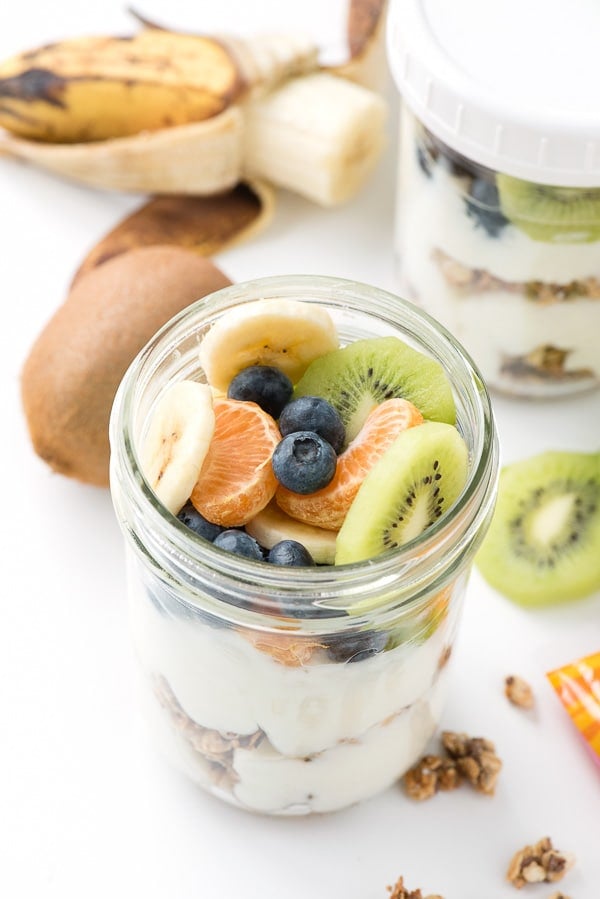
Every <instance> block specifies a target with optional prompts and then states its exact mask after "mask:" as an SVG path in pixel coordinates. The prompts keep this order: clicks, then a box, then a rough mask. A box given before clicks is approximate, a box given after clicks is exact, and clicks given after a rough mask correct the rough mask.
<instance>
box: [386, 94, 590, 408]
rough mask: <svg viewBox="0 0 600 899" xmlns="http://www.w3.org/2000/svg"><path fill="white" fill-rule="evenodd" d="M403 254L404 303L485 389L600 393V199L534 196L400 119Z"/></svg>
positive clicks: (576, 192)
mask: <svg viewBox="0 0 600 899" xmlns="http://www.w3.org/2000/svg"><path fill="white" fill-rule="evenodd" d="M401 127H402V132H401V156H400V160H401V161H400V171H399V194H398V231H397V251H398V262H399V269H400V282H401V286H402V288H403V289H404V291H405V293H406V295H407V296H410V297H412V298H413V299H414V300H415V301H417V302H419V303H423V304H424V305H425V307H426V308H427V309H428V311H429V312H431V314H432V315H434V316H435V317H436V318H438V319H439V320H440V321H441V322H443V323H444V324H445V325H446V327H447V328H449V329H450V330H451V331H452V332H453V334H455V336H456V337H457V338H458V340H460V341H461V342H462V343H463V344H464V345H465V347H466V348H467V349H468V350H469V351H470V352H471V353H472V354H473V356H474V358H475V360H476V361H477V363H478V365H479V367H480V368H481V371H482V374H483V376H484V377H485V378H486V380H487V381H488V383H489V384H490V385H493V386H494V387H496V388H498V389H499V390H501V391H503V392H505V393H508V394H513V395H517V396H534V397H536V396H539V397H552V396H558V395H561V394H566V393H571V392H573V391H578V390H585V389H589V388H592V387H595V386H597V385H598V384H599V383H600V349H599V343H598V334H599V333H600V188H588V189H584V188H577V187H557V186H552V185H545V184H537V183H533V182H531V181H526V180H523V179H520V178H515V177H512V176H510V175H506V174H502V173H499V172H495V171H493V170H492V169H489V168H486V167H485V166H481V165H478V164H476V163H474V162H472V161H470V160H467V159H466V158H465V157H464V156H461V155H460V154H459V153H457V152H455V151H453V150H452V149H451V148H450V147H448V146H447V145H446V144H444V143H443V142H442V141H441V140H439V139H438V138H436V137H435V136H434V134H433V133H432V132H431V131H429V130H428V129H427V128H425V126H424V125H423V124H422V123H420V122H419V121H418V120H417V119H416V118H415V117H414V116H413V115H412V114H411V113H410V112H409V111H408V110H407V109H405V110H404V113H403V117H402V126H401Z"/></svg>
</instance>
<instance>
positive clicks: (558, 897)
mask: <svg viewBox="0 0 600 899" xmlns="http://www.w3.org/2000/svg"><path fill="white" fill-rule="evenodd" d="M548 899H571V897H570V896H567V895H566V894H565V893H552V895H551V896H549V897H548Z"/></svg>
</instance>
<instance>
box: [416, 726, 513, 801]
mask: <svg viewBox="0 0 600 899" xmlns="http://www.w3.org/2000/svg"><path fill="white" fill-rule="evenodd" d="M442 743H443V746H444V749H445V750H446V756H440V755H424V756H423V758H421V759H420V760H419V761H418V762H417V764H416V765H413V767H412V768H410V770H409V771H407V772H406V774H405V775H404V777H403V783H404V789H405V790H406V793H407V794H408V796H410V798H411V799H416V800H418V801H422V800H423V799H430V798H431V797H432V796H434V795H435V794H436V793H437V792H438V791H439V790H455V789H456V788H457V787H459V786H460V785H461V783H462V782H463V778H465V779H466V780H467V781H468V782H469V783H470V784H471V785H472V786H474V787H475V789H476V790H477V791H478V792H479V793H486V794H487V795H488V796H491V795H493V793H494V790H495V788H496V781H497V780H498V776H499V774H500V769H501V768H502V762H501V761H500V759H499V758H498V756H497V755H496V748H495V746H494V744H493V743H492V742H491V741H490V740H484V738H483V737H469V736H467V734H456V733H453V732H452V731H444V733H443V734H442Z"/></svg>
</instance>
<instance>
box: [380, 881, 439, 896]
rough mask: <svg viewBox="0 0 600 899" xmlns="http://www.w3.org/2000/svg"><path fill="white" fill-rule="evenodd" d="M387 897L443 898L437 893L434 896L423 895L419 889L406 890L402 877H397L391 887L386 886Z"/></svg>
mask: <svg viewBox="0 0 600 899" xmlns="http://www.w3.org/2000/svg"><path fill="white" fill-rule="evenodd" d="M387 889H388V892H389V893H390V896H389V899H443V896H439V895H438V894H437V893H436V894H435V896H433V895H429V896H423V894H422V893H421V890H407V889H406V887H405V886H404V878H403V877H399V878H398V880H397V882H396V883H395V884H394V886H393V887H388V888H387Z"/></svg>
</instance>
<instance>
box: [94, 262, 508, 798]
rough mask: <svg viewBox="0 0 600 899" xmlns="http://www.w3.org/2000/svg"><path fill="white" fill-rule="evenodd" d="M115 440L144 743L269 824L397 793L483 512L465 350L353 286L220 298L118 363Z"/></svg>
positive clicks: (419, 736)
mask: <svg viewBox="0 0 600 899" xmlns="http://www.w3.org/2000/svg"><path fill="white" fill-rule="evenodd" d="M111 447H112V461H111V488H112V493H113V500H114V504H115V509H116V512H117V516H118V518H119V521H120V523H121V525H122V528H123V532H124V535H125V541H126V546H127V557H128V580H129V595H130V607H131V622H132V633H133V640H134V645H135V650H136V654H137V659H138V662H139V666H138V668H139V672H140V678H139V682H140V696H141V701H142V703H143V706H144V708H145V711H146V716H147V719H148V721H149V723H150V727H151V730H152V732H153V733H154V736H155V739H156V743H157V745H158V746H159V747H160V748H161V749H162V750H163V751H164V753H165V754H166V755H167V756H168V757H169V758H170V759H171V760H172V761H173V762H174V763H175V765H177V766H178V767H179V768H180V769H182V770H183V771H185V772H186V773H187V774H188V775H189V777H190V778H191V779H192V780H193V781H194V782H196V783H197V784H199V785H201V786H202V787H204V788H205V789H206V790H208V791H210V792H211V793H213V794H215V795H217V796H219V797H221V798H223V799H225V800H227V801H228V802H231V803H233V804H235V805H238V806H240V807H242V808H244V809H249V810H252V811H258V812H265V813H269V814H279V815H291V814H306V813H309V812H327V811H333V810H335V809H340V808H343V807H344V806H347V805H350V804H352V803H355V802H357V801H359V800H361V799H365V798H367V797H369V796H371V795H373V794H375V793H377V792H379V791H381V790H383V789H385V788H386V787H388V786H389V785H390V784H392V783H393V782H394V781H395V780H396V779H397V778H398V777H400V776H401V775H402V774H403V772H404V771H405V770H406V769H407V768H408V767H409V766H410V765H411V764H413V763H414V761H415V760H416V759H417V757H418V756H419V755H420V754H421V753H422V752H423V749H424V747H425V744H426V743H427V741H428V740H429V739H430V737H431V736H432V734H433V733H434V731H435V729H436V727H437V725H438V722H439V720H440V715H441V712H442V707H443V701H444V693H445V687H446V679H447V674H448V663H449V660H450V656H451V653H452V648H453V644H454V640H455V635H456V629H457V625H458V621H459V616H460V610H461V605H462V601H463V596H464V592H465V585H466V582H467V578H468V574H469V569H470V566H471V562H472V559H473V555H474V553H475V551H476V549H477V548H478V546H479V544H480V542H481V540H482V538H483V536H484V533H485V531H486V529H487V527H488V524H489V519H490V516H491V511H492V506H493V502H494V498H495V490H496V481H497V442H496V436H495V429H494V423H493V419H492V415H491V411H490V405H489V399H488V396H487V393H486V390H485V387H484V386H483V384H482V380H481V378H480V377H479V375H478V373H477V371H476V370H475V369H474V368H473V366H472V363H471V361H470V359H469V358H468V357H467V356H466V355H465V354H464V352H463V351H462V349H461V348H460V346H459V345H458V344H457V343H456V342H455V341H454V340H453V339H452V338H451V337H450V335H449V334H447V333H446V332H444V330H443V329H442V328H441V327H440V326H439V325H438V324H437V323H436V322H434V321H433V320H432V319H430V318H429V317H428V316H427V315H426V314H425V313H423V312H421V311H420V310H418V309H417V308H416V307H415V306H413V305H412V304H410V303H408V302H405V301H403V300H401V299H399V298H398V297H396V296H392V295H391V294H387V293H385V292H383V291H379V290H376V289H375V288H372V287H369V286H367V285H361V284H356V283H353V282H347V281H343V280H339V279H333V278H316V277H314V278H313V277H308V276H298V277H290V278H285V277H284V278H266V279H262V280H259V281H254V282H246V283H244V284H238V285H235V286H232V287H228V288H226V289H224V290H221V291H218V292H217V293H215V294H212V295H211V296H210V297H208V298H206V299H204V300H202V301H199V302H198V303H196V304H195V305H193V306H191V307H190V308H189V309H188V310H186V311H185V312H184V313H183V314H182V315H180V316H178V317H176V318H175V319H173V320H172V321H171V322H170V323H169V324H168V325H166V326H165V328H163V330H162V331H160V332H159V333H158V335H157V336H156V337H155V339H154V340H153V341H152V342H151V343H150V344H148V345H147V347H146V348H145V350H144V351H143V352H142V353H141V354H140V356H139V357H138V358H137V359H136V360H135V361H134V363H133V364H132V366H131V367H130V369H129V371H128V373H127V374H126V376H125V378H124V379H123V382H122V383H121V386H120V388H119V392H118V395H117V399H116V401H115V405H114V408H113V413H112V418H111Z"/></svg>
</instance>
